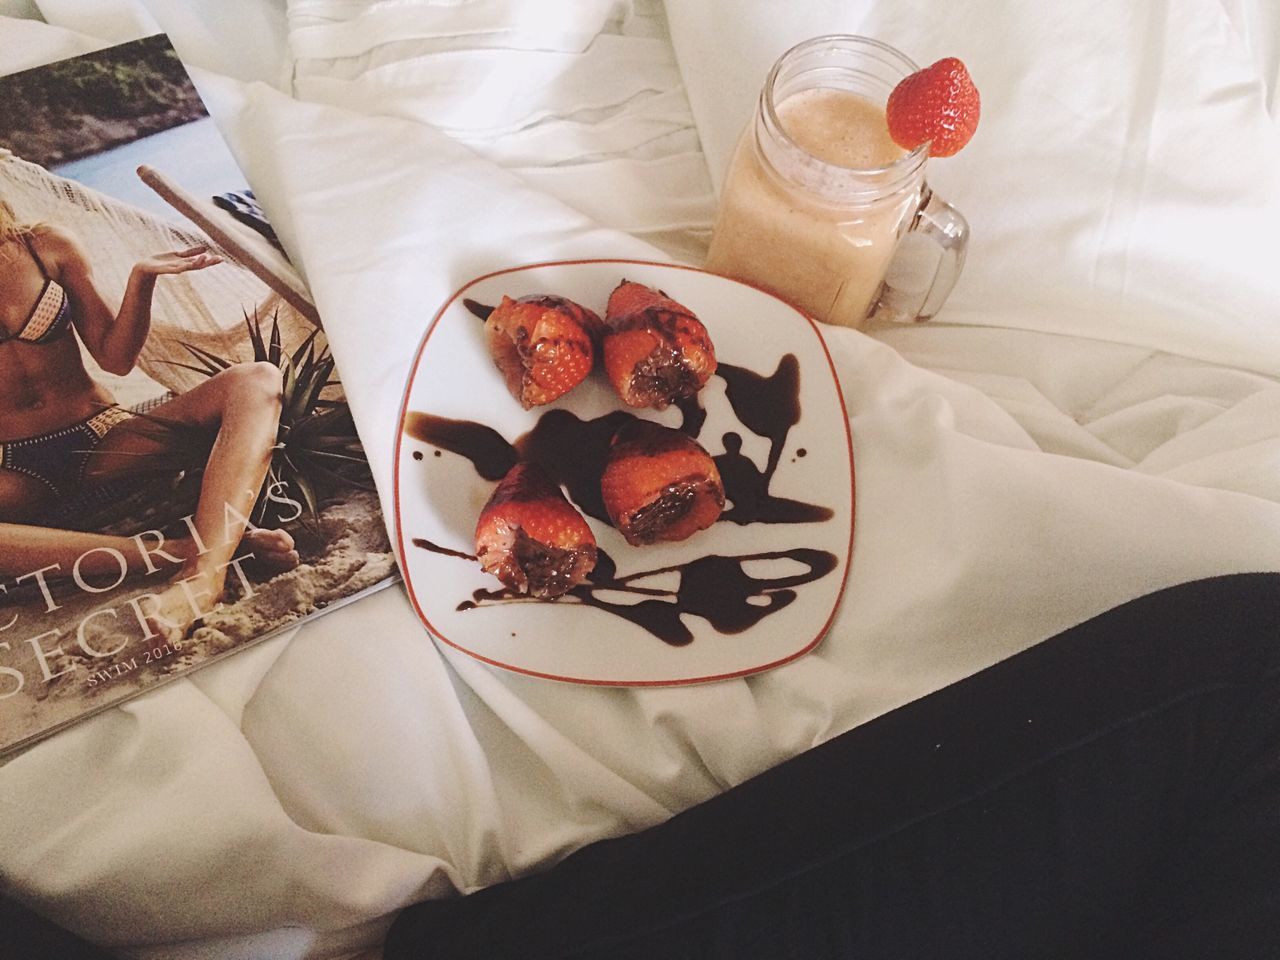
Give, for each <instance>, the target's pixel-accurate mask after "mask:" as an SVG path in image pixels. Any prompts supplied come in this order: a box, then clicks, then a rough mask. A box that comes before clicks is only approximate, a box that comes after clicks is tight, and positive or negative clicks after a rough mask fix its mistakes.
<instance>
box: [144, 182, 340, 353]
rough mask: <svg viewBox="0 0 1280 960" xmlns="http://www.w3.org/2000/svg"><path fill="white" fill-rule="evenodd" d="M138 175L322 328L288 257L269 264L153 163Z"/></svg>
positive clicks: (167, 201) (255, 238)
mask: <svg viewBox="0 0 1280 960" xmlns="http://www.w3.org/2000/svg"><path fill="white" fill-rule="evenodd" d="M138 176H139V177H140V178H141V179H142V182H143V183H145V184H146V185H147V186H148V187H150V188H151V189H152V190H154V191H155V192H156V193H158V194H159V195H160V196H161V197H162V198H163V199H164V201H165V202H166V203H168V204H169V205H170V206H171V207H173V208H174V209H175V210H177V211H178V212H179V213H181V214H182V215H183V216H185V217H187V218H188V219H190V220H191V221H192V222H193V223H195V224H196V225H197V226H199V227H200V228H201V229H202V230H204V232H205V233H207V234H208V235H209V237H210V238H211V239H212V240H213V241H214V242H215V243H217V244H219V245H220V246H222V247H225V248H226V249H227V251H228V252H229V253H231V255H232V256H234V257H235V258H236V260H237V261H238V262H239V263H241V264H242V265H243V266H244V267H245V268H246V269H248V270H249V271H250V272H251V273H253V275H254V276H256V277H257V278H258V279H259V280H261V281H262V282H263V283H265V284H266V285H267V286H268V287H270V288H271V289H272V290H274V291H275V292H276V293H278V294H280V296H281V297H282V298H283V299H284V301H285V302H286V303H287V304H289V305H290V306H291V307H293V308H294V309H295V310H297V311H298V312H299V313H300V314H302V315H303V316H304V317H306V318H307V319H308V320H310V321H311V322H312V323H313V324H315V325H316V326H317V327H320V328H321V329H324V324H323V323H321V321H320V314H319V313H318V312H317V311H316V308H315V304H314V303H312V302H311V299H310V297H308V296H307V295H306V293H305V292H304V289H305V288H304V287H303V285H302V281H301V278H300V277H298V274H297V271H296V270H294V268H293V266H292V265H291V264H289V262H288V260H285V259H284V258H283V257H279V260H280V265H279V266H272V265H270V264H268V263H267V262H266V259H265V258H264V257H263V256H262V255H261V254H260V253H259V252H258V251H255V250H253V249H252V248H251V246H250V244H249V242H248V241H247V240H246V239H245V238H243V237H240V236H236V235H235V234H234V233H233V232H232V231H230V230H228V229H226V227H224V226H223V224H220V223H218V222H217V221H216V220H215V219H214V218H213V217H211V216H209V213H208V212H207V210H206V208H205V206H204V205H203V204H201V202H200V201H199V200H197V199H196V198H194V197H193V196H191V195H190V194H189V193H187V192H186V191H185V190H183V189H182V188H181V187H180V186H178V185H177V184H176V183H174V182H173V181H172V180H170V179H169V178H168V177H166V176H165V175H164V174H163V173H161V172H160V171H159V170H157V169H155V168H154V167H150V166H147V165H146V164H143V165H142V166H140V167H138ZM215 210H216V208H215ZM219 212H220V211H219ZM253 239H254V242H258V241H259V238H257V237H254V238H253ZM261 243H262V244H264V245H265V244H266V241H265V240H263V241H261ZM271 252H272V253H273V254H274V253H276V251H275V249H274V248H271Z"/></svg>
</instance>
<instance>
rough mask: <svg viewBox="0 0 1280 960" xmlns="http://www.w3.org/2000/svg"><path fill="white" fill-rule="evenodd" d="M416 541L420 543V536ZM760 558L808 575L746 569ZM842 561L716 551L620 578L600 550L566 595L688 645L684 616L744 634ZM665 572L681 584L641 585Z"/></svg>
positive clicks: (507, 595)
mask: <svg viewBox="0 0 1280 960" xmlns="http://www.w3.org/2000/svg"><path fill="white" fill-rule="evenodd" d="M414 543H415V544H419V541H417V540H415V541H414ZM423 543H425V541H424V542H423ZM419 545H421V544H419ZM429 549H432V550H434V551H436V552H439V553H447V554H450V555H454V552H453V551H451V550H446V549H444V548H443V547H437V546H436V545H435V544H430V545H429ZM752 560H790V561H794V562H796V563H799V564H801V565H802V566H803V567H804V568H805V569H804V572H803V573H796V574H791V575H787V576H777V577H767V578H761V577H753V576H751V575H750V574H748V573H747V572H746V570H745V569H744V568H743V564H745V563H748V562H750V561H752ZM836 562H837V561H836V556H835V554H833V553H828V552H827V551H826V550H814V549H811V548H808V547H796V548H794V549H791V550H776V551H769V552H766V553H749V554H742V555H740V556H734V557H725V556H720V555H719V554H711V555H710V556H705V557H699V558H698V559H696V560H690V561H689V562H687V563H682V564H676V565H673V566H668V567H657V568H655V569H653V570H641V571H639V572H637V573H631V574H628V575H627V576H625V577H619V576H617V567H616V566H615V565H614V562H613V559H612V558H611V557H610V556H609V555H608V554H607V553H605V552H604V551H603V550H600V551H598V553H597V559H596V568H595V569H594V570H593V571H592V572H591V576H590V582H589V583H584V584H582V585H581V586H578V587H574V588H573V589H572V590H570V591H569V593H568V594H566V597H572V598H574V599H575V600H577V602H579V603H581V604H583V605H584V606H588V607H595V608H596V609H597V610H603V611H605V612H606V613H610V614H613V615H614V616H616V617H621V618H622V619H624V620H628V621H630V622H631V623H634V624H635V625H636V626H638V627H642V628H643V629H645V630H647V631H648V632H649V633H651V634H653V635H654V636H655V637H657V638H658V639H659V640H662V641H663V642H664V643H668V644H670V645H671V646H673V647H682V646H685V645H686V644H688V643H690V642H691V641H692V640H693V633H692V631H690V630H689V628H688V627H687V626H686V625H685V624H684V622H683V621H682V620H681V619H680V617H681V615H682V614H686V613H687V614H692V615H693V616H695V617H702V618H703V619H704V620H706V621H707V622H708V623H709V624H711V626H712V627H714V628H715V629H716V630H717V631H719V632H720V633H741V632H743V631H744V630H749V629H750V628H751V627H754V626H755V625H756V624H757V623H759V622H760V621H761V620H763V619H764V618H765V617H767V616H769V614H771V613H776V612H777V611H779V610H781V609H782V608H783V607H786V606H788V605H789V604H790V603H791V602H792V601H794V600H795V598H796V592H795V590H792V589H790V588H791V587H799V586H803V585H804V584H806V583H812V582H813V581H815V580H820V579H822V578H823V577H825V576H826V575H827V574H828V573H830V572H831V571H832V570H834V569H835V567H836ZM664 573H678V574H679V575H680V585H679V587H677V588H676V589H675V590H664V589H661V588H657V587H645V586H643V585H642V584H641V581H644V580H646V579H647V578H649V577H656V576H660V575H661V574H664ZM601 593H627V594H632V595H635V596H641V597H644V598H645V599H643V600H640V601H638V602H635V603H614V602H611V601H609V600H605V599H603V598H602V597H601V596H600V594H601ZM753 597H761V598H763V599H764V600H765V602H764V603H752V602H751V600H752V598H753ZM527 599H528V598H527V597H525V596H523V595H522V594H517V593H514V592H513V591H511V590H508V589H500V590H476V591H475V592H474V593H473V594H472V595H471V599H470V600H466V601H463V602H462V603H460V604H458V609H459V610H474V609H475V608H477V607H482V606H485V605H487V604H492V603H501V602H507V601H512V600H527ZM560 602H564V599H563V598H562V600H561V601H560Z"/></svg>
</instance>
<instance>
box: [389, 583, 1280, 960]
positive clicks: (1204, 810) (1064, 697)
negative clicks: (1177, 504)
mask: <svg viewBox="0 0 1280 960" xmlns="http://www.w3.org/2000/svg"><path fill="white" fill-rule="evenodd" d="M384 950H385V956H386V960H428V958H463V957H467V958H471V957H477V958H478V957H483V958H485V960H502V958H508V957H510V958H516V957H518V958H521V960H543V958H553V957H554V958H569V957H572V958H578V960H586V958H600V960H604V958H609V960H642V958H643V960H658V958H661V960H679V958H685V957H687V958H698V960H720V958H723V960H730V958H732V960H751V958H761V960H763V958H769V960H782V958H797V960H800V958H802V960H825V958H841V960H843V958H859V960H862V958H917V957H918V958H974V960H979V958H981V960H995V958H1004V957H1008V958H1015V957H1016V958H1052V957H1126V958H1193V957H1194V958H1201V957H1214V958H1250V960H1265V958H1269V957H1280V575H1276V574H1243V575H1236V576H1228V577H1221V578H1214V579H1211V580H1204V581H1197V582H1194V583H1188V584H1183V585H1180V586H1177V587H1173V588H1170V589H1168V590H1163V591H1160V592H1158V593H1155V594H1152V595H1150V596H1147V597H1143V598H1140V599H1137V600H1134V601H1132V602H1130V603H1127V604H1124V605H1123V606H1121V607H1118V608H1116V609H1114V610H1111V611H1109V612H1107V613H1105V614H1102V615H1100V616H1098V617H1095V618H1093V619H1091V620H1089V621H1087V622H1086V623H1083V624H1081V625H1079V626H1077V627H1075V628H1073V629H1071V630H1068V631H1066V632H1064V633H1062V634H1060V635H1058V636H1056V637H1053V638H1051V639H1049V640H1047V641H1045V642H1043V643H1041V644H1038V645H1037V646H1035V647H1034V648H1032V649H1030V650H1027V651H1025V652H1023V653H1021V654H1018V655H1017V656H1014V657H1011V658H1009V659H1008V660H1006V661H1004V662H1002V663H1000V664H997V665H996V666H994V667H991V668H990V669H988V670H985V671H983V672H981V673H979V674H977V675H975V676H973V677H970V678H968V679H966V680H964V681H961V682H960V683H957V684H954V685H953V686H951V687H948V688H946V689H944V690H942V691H939V692H937V693H935V694H933V695H931V696H928V697H925V698H923V699H921V700H919V701H916V702H915V703H912V704H909V705H907V706H905V707H903V708H901V709H899V710H896V711H894V712H892V713H890V714H888V715H886V716H884V717H881V718H879V719H877V720H875V721H872V722H870V723H867V724H865V725H863V726H861V727H858V728H856V729H855V730H853V731H850V732H849V733H847V734H845V735H843V736H840V737H838V738H836V739H834V740H832V741H830V742H828V743H826V744H823V745H822V746H819V747H817V748H815V749H813V750H811V751H808V752H807V753H805V754H802V755H800V756H798V757H796V758H795V759H793V760H790V761H788V762H787V763H784V764H782V765H780V766H778V767H776V768H775V769H773V770H770V771H768V772H767V773H765V774H763V775H761V776H759V777H757V778H754V779H752V780H750V781H748V782H747V783H745V784H742V785H741V786H739V787H737V788H734V789H732V790H730V791H728V792H726V793H725V794H723V795H721V796H719V797H717V798H715V799H713V800H711V801H709V802H707V803H705V804H703V805H701V806H698V807H695V808H694V809H692V810H689V811H687V812H685V813H683V814H680V815H679V816H676V817H674V818H673V819H672V820H670V821H668V822H667V823H665V824H662V825H661V826H658V827H655V828H653V829H650V830H647V831H644V832H642V833H639V834H636V835H634V836H629V837H623V838H619V839H617V840H610V841H605V842H602V843H597V844H593V845H591V846H589V847H586V848H585V849H583V850H581V851H579V852H577V853H575V854H574V855H572V856H570V857H569V858H567V859H566V860H565V861H564V862H563V863H561V864H560V865H558V866H557V867H555V868H553V869H551V870H550V871H548V872H546V873H544V874H540V875H537V876H532V877H526V878H524V879H521V880H517V881H514V882H511V883H507V884H502V885H499V886H496V887H492V888H489V889H488V890H484V891H481V892H479V893H476V894H473V895H471V896H468V897H464V898H460V899H456V900H447V901H433V902H428V903H424V904H419V905H417V906H414V907H410V908H409V909H407V910H405V911H404V912H403V913H402V914H401V915H400V917H399V918H398V919H397V920H396V922H395V924H394V925H393V927H392V928H391V931H390V933H389V935H388V938H387V942H386V945H385V947H384Z"/></svg>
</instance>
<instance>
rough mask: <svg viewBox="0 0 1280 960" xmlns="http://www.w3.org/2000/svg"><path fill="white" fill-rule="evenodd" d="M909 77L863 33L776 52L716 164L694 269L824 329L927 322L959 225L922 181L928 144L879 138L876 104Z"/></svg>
mask: <svg viewBox="0 0 1280 960" xmlns="http://www.w3.org/2000/svg"><path fill="white" fill-rule="evenodd" d="M917 69H919V68H918V67H917V66H916V65H915V64H914V63H912V62H911V60H910V59H908V58H907V57H906V56H904V55H903V54H901V53H899V52H898V51H897V50H895V49H893V48H892V47H890V46H888V45H887V44H884V43H880V42H879V41H876V40H870V39H867V38H865V37H854V36H825V37H815V38H814V39H812V40H806V41H805V42H803V43H801V44H799V45H797V46H795V47H793V48H792V49H791V50H789V51H787V52H786V53H785V54H783V55H782V57H781V58H780V59H779V60H778V62H777V63H776V64H774V66H773V69H772V70H771V71H770V72H769V76H768V78H767V79H766V80H765V84H764V89H763V90H762V91H761V93H760V100H759V103H758V106H757V108H756V114H755V117H754V119H753V120H752V122H751V123H750V124H749V125H748V126H747V129H746V130H745V132H744V133H743V135H742V137H741V139H740V140H739V142H738V146H737V148H736V149H735V151H734V155H733V159H732V160H731V161H730V164H729V170H728V173H727V175H726V177H725V182H724V186H723V187H722V189H721V194H720V206H719V210H718V212H717V216H716V224H715V229H714V232H713V234H712V239H711V249H710V252H709V254H708V258H707V264H706V266H707V269H708V270H711V271H712V272H714V273H719V274H722V275H724V276H728V277H733V278H735V279H738V280H744V281H746V282H748V283H750V284H753V285H754V286H757V287H761V288H763V289H765V290H768V291H769V292H771V293H773V294H775V295H777V296H779V297H781V298H782V299H784V300H786V301H788V302H790V303H791V304H793V305H794V306H796V307H798V308H800V309H801V310H803V311H805V312H806V313H808V314H809V315H810V316H812V317H814V318H815V319H817V320H822V321H824V322H826V323H836V324H842V325H845V326H853V327H856V326H860V325H861V324H862V323H863V322H864V321H865V320H867V319H868V318H871V317H874V318H876V319H889V320H899V321H911V320H927V319H929V318H930V317H932V316H933V315H934V314H935V313H936V312H937V311H938V309H939V308H940V307H941V306H942V302H943V301H944V300H945V299H946V297H947V294H948V293H950V292H951V288H952V286H953V285H954V284H955V281H956V277H957V276H959V274H960V269H961V267H962V265H963V263H964V255H965V247H966V244H967V240H968V234H969V227H968V224H967V223H966V222H965V219H964V217H962V216H961V215H960V213H959V212H958V211H956V210H955V209H954V208H953V207H951V206H950V205H949V204H947V203H945V202H943V201H942V200H941V199H939V198H938V197H937V196H935V195H934V194H933V192H932V191H931V190H930V189H929V187H928V185H927V184H926V183H925V175H924V174H925V161H926V160H927V158H928V152H929V151H928V144H924V145H921V146H919V147H917V148H916V149H914V150H911V151H909V152H908V151H904V150H903V149H902V148H900V147H898V146H897V145H896V144H894V143H893V141H892V140H891V139H890V138H889V132H888V126H887V124H886V122H885V119H884V105H885V103H886V101H887V100H888V98H889V94H890V93H891V92H892V91H893V88H894V87H895V86H897V84H898V82H899V81H901V80H902V79H903V78H904V77H906V76H908V75H910V74H912V73H915V72H916V70H917ZM907 240H910V241H911V242H909V243H908V242H904V241H907Z"/></svg>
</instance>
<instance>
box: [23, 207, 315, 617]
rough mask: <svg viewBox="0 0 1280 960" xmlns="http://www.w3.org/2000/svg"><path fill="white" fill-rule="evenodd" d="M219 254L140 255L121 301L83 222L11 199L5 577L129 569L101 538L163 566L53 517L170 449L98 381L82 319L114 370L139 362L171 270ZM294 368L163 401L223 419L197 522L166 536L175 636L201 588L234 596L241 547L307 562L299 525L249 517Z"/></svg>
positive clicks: (101, 359)
mask: <svg viewBox="0 0 1280 960" xmlns="http://www.w3.org/2000/svg"><path fill="white" fill-rule="evenodd" d="M219 262H220V258H219V257H217V256H216V255H215V254H213V253H211V252H210V251H208V250H207V249H204V248H201V247H196V248H192V249H189V250H181V251H171V252H165V253H159V254H156V255H154V256H150V257H146V258H144V259H142V260H139V261H138V262H137V263H136V264H135V265H134V267H133V270H132V272H131V273H130V276H129V281H128V285H127V286H126V288H125V292H124V297H123V299H122V301H121V303H120V306H119V309H117V310H113V309H111V307H110V306H108V304H107V303H106V302H105V301H104V300H103V297H102V294H101V293H100V292H99V290H98V287H97V285H96V283H95V281H94V276H93V270H92V267H91V264H90V261H89V257H88V255H87V253H86V251H85V249H84V248H83V247H82V245H81V244H80V242H79V241H78V240H77V239H76V238H75V237H74V236H73V235H72V234H70V233H69V232H67V231H66V230H64V229H62V228H60V227H58V226H55V225H52V224H35V225H31V224H23V223H20V222H18V221H17V219H16V218H15V216H14V214H13V211H12V209H11V208H10V207H9V205H8V204H7V203H5V202H4V201H3V199H0V581H2V580H3V579H6V578H8V577H15V576H22V575H24V574H31V573H32V572H33V571H37V570H42V569H48V568H51V567H54V565H57V566H56V568H55V569H53V571H52V574H53V575H55V576H56V575H59V574H63V575H65V574H68V573H70V572H71V571H72V570H73V568H74V567H75V565H76V563H77V561H78V560H79V561H80V567H79V569H80V573H81V575H83V576H88V577H92V575H93V574H94V573H95V572H98V571H97V570H96V569H95V564H99V565H101V571H100V572H101V573H102V574H103V575H104V576H108V577H109V576H112V575H119V573H120V561H119V560H118V558H117V557H116V556H115V555H113V554H112V553H110V552H108V549H101V548H109V549H110V550H115V551H118V553H119V554H123V555H124V556H125V557H126V558H127V562H128V563H129V565H130V569H131V570H133V571H134V572H138V573H145V572H151V571H152V570H154V569H155V561H153V560H152V559H150V557H148V556H146V555H144V554H143V553H142V552H141V551H140V549H139V547H138V545H137V544H136V543H135V541H134V540H133V539H132V538H126V537H112V536H108V535H104V534H96V533H81V532H77V531H71V530H63V529H55V528H52V527H49V526H44V525H42V522H41V518H42V517H44V516H46V515H47V513H48V512H49V511H50V509H51V508H52V507H54V506H56V505H57V504H58V503H60V502H64V501H65V500H66V499H67V498H69V497H72V496H74V495H76V494H77V493H79V492H81V491H83V490H86V489H88V488H91V487H93V486H94V485H100V484H104V483H109V482H110V481H112V480H119V479H120V478H122V477H124V476H126V475H128V474H129V473H130V472H131V471H132V470H135V469H136V463H137V458H138V456H139V455H144V456H145V455H147V454H154V453H156V452H158V451H159V450H161V449H162V441H161V440H160V439H158V438H157V437H156V431H155V430H154V429H151V430H146V429H144V425H145V424H146V423H147V421H146V420H145V419H142V418H139V417H137V416H135V415H134V414H133V413H130V412H129V411H127V410H125V409H123V408H122V407H120V406H119V405H117V404H116V403H115V401H114V399H113V398H112V396H111V394H110V393H109V392H108V391H107V390H106V389H105V388H104V387H103V386H102V385H101V384H98V383H96V382H95V381H94V380H93V378H92V377H91V376H90V374H89V372H88V371H87V370H86V369H85V365H84V362H83V359H82V356H81V352H80V345H79V343H77V336H76V335H74V334H73V333H72V329H73V328H74V330H75V333H76V334H78V335H79V336H78V339H79V341H80V343H83V344H84V348H85V349H86V350H87V351H88V353H89V354H90V355H91V356H92V357H93V359H94V360H95V361H96V362H97V363H98V365H99V366H100V367H102V369H103V370H105V371H107V372H109V373H114V374H119V375H123V374H126V373H128V372H129V371H130V370H132V369H133V367H134V365H135V363H136V362H137V360H138V356H139V354H140V353H141V351H142V347H143V344H144V343H145V342H146V339H147V335H148V333H149V331H150V327H151V298H152V292H153V291H154V289H155V284H156V282H157V280H158V278H159V277H162V276H164V275H166V274H179V273H185V272H187V271H191V270H203V269H206V268H208V267H212V266H214V265H215V264H217V263H219ZM280 377H281V374H280V371H279V369H277V368H276V367H275V366H274V365H272V364H269V363H243V364H237V365H235V366H233V367H231V368H230V369H228V370H226V371H224V372H222V373H220V374H218V375H216V376H214V377H211V378H210V379H209V380H208V381H206V382H204V383H201V384H200V385H199V386H197V387H195V388H194V389H192V390H190V391H188V392H187V393H184V394H182V395H181V396H178V397H175V398H173V399H171V400H169V401H167V402H165V403H163V404H161V405H160V406H157V407H155V408H154V409H153V410H152V411H150V413H149V415H151V416H154V417H156V418H161V419H163V420H166V421H169V422H174V423H179V424H191V425H193V426H199V427H205V428H216V429H217V440H216V441H215V443H214V445H213V449H212V451H211V453H210V455H209V460H208V464H207V465H206V467H205V471H204V478H203V481H202V486H201V491H200V498H199V503H198V505H197V507H196V510H195V514H194V518H193V526H194V533H193V535H192V536H191V537H189V538H185V539H170V540H167V541H166V542H165V543H164V544H163V547H162V549H163V552H164V554H166V555H167V556H168V558H169V561H170V562H176V563H175V566H176V572H175V574H174V582H173V583H172V584H171V585H170V586H168V587H167V588H165V589H164V590H163V591H158V592H157V596H158V602H157V603H156V604H155V607H154V608H153V609H152V611H151V613H152V617H151V619H152V621H153V625H154V627H155V628H156V629H157V630H158V632H160V633H162V634H164V635H166V636H167V637H170V638H174V637H180V636H181V635H182V634H184V633H185V632H186V630H187V629H188V628H189V627H190V625H191V624H192V623H193V622H194V621H195V620H196V619H198V617H199V616H200V613H199V612H198V611H195V610H193V604H192V601H191V600H190V597H192V596H195V597H207V598H213V599H216V598H218V597H220V596H221V595H222V592H223V587H224V585H225V581H226V577H227V572H228V571H227V565H228V563H229V562H230V561H231V560H232V559H233V557H234V556H237V555H243V554H245V553H248V552H252V553H253V554H254V559H255V563H256V564H257V565H259V566H260V567H261V568H263V569H266V570H268V571H272V572H275V571H279V570H283V569H288V568H289V567H291V566H294V565H296V564H297V562H298V555H297V553H296V552H295V551H294V549H293V541H292V538H291V537H290V536H289V534H288V533H286V532H284V531H279V530H272V531H266V530H257V529H254V528H251V527H248V526H247V524H246V523H244V522H240V521H238V520H236V519H235V518H237V517H239V518H245V517H247V516H248V515H249V512H250V511H251V510H252V508H253V504H254V502H255V500H256V499H257V496H258V492H259V490H260V489H261V487H262V484H263V480H264V478H265V476H266V472H267V467H268V464H269V461H270V453H271V448H272V446H273V444H274V443H275V441H276V432H277V429H278V425H279V416H280V386H281V380H280ZM242 541H243V542H244V549H242V550H239V551H237V547H239V546H240V544H241V543H242ZM201 548H203V549H201ZM154 556H155V557H156V558H157V559H162V558H161V555H160V554H159V553H154ZM81 558H83V559H82V560H81ZM180 580H186V581H187V583H186V586H185V587H184V586H183V585H182V584H181V583H179V582H178V581H180ZM213 599H209V600H207V601H206V602H207V603H208V604H211V603H212V602H213Z"/></svg>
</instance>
